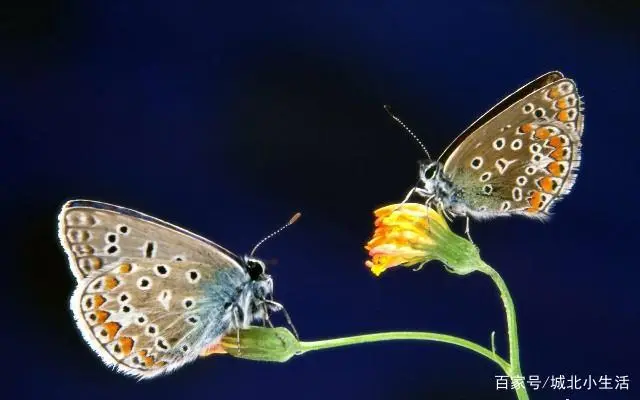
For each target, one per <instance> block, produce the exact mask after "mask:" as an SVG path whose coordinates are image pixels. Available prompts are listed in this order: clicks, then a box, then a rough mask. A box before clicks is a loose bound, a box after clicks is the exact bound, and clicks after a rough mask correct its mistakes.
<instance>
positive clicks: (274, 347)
mask: <svg viewBox="0 0 640 400" xmlns="http://www.w3.org/2000/svg"><path fill="white" fill-rule="evenodd" d="M375 215H376V221H375V226H376V229H375V232H374V235H373V238H372V239H371V240H370V241H369V243H367V246H366V249H367V250H369V255H370V256H371V260H369V261H367V262H366V266H367V267H368V268H370V270H371V272H372V273H373V274H374V275H376V276H379V275H380V274H382V273H383V272H384V271H386V270H387V269H389V268H394V267H398V266H403V267H413V266H416V265H418V269H420V268H421V267H422V266H424V264H426V263H427V262H429V261H432V260H438V261H441V262H442V263H444V264H445V267H446V268H447V270H448V271H449V272H451V273H454V274H458V275H467V274H469V273H471V272H474V271H479V272H481V273H483V274H485V275H487V276H489V277H490V278H491V280H492V281H493V282H494V284H495V285H496V287H497V288H498V291H499V292H500V298H501V300H502V302H503V305H504V308H505V313H506V322H507V338H508V342H509V356H508V360H505V359H504V358H502V357H500V356H499V355H498V354H497V352H496V348H495V342H494V333H495V332H494V333H492V335H491V348H486V347H484V346H481V345H479V344H477V343H474V342H472V341H470V340H467V339H463V338H460V337H456V336H452V335H445V334H441V333H433V332H404V331H403V332H381V333H371V334H364V335H357V336H348V337H342V338H336V339H327V340H318V341H310V342H304V341H299V340H298V339H297V338H296V337H295V336H294V335H293V334H292V333H291V332H290V331H289V330H287V329H285V328H266V327H251V328H250V329H245V330H241V331H240V332H238V334H239V338H238V336H237V335H236V334H230V335H228V336H225V337H224V338H223V339H222V341H221V342H219V343H216V344H214V345H212V346H211V347H210V348H209V349H207V350H206V351H205V352H203V355H208V354H213V353H221V352H226V353H228V354H230V355H232V356H235V357H240V358H245V359H250V360H256V361H268V362H286V361H288V360H290V359H291V358H292V357H293V356H296V355H302V354H305V353H308V352H311V351H317V350H325V349H332V348H337V347H345V346H352V345H358V344H365V343H375V342H383V341H392V340H416V341H430V342H440V343H448V344H451V345H454V346H458V347H462V348H465V349H467V350H470V351H472V352H475V353H477V354H480V355H481V356H483V357H485V358H487V359H489V360H491V361H493V362H494V363H495V364H496V365H498V367H500V369H501V370H502V371H503V372H504V373H505V374H506V375H508V376H509V377H510V378H511V379H512V381H513V380H514V378H516V377H521V376H522V371H521V367H520V355H519V354H520V349H519V344H518V328H517V323H516V314H515V306H514V304H513V299H512V298H511V294H510V293H509V290H508V289H507V285H506V284H505V282H504V280H503V279H502V277H500V275H499V274H498V272H497V271H496V270H494V269H493V268H492V267H491V266H489V265H488V264H487V263H485V262H484V261H483V260H482V259H481V258H480V253H479V251H478V248H477V247H476V246H475V245H473V243H471V242H470V241H468V240H466V239H465V238H463V237H461V236H458V235H456V234H455V233H453V232H452V231H451V230H450V229H449V226H448V225H447V223H446V221H445V220H444V218H443V217H442V216H441V215H440V214H438V213H437V212H435V211H434V210H433V209H430V208H427V207H425V206H424V205H421V204H403V205H391V206H386V207H382V208H380V209H378V210H376V211H375ZM515 394H516V396H517V398H518V399H519V400H528V399H529V395H528V393H527V390H526V387H525V386H524V385H517V386H516V388H515Z"/></svg>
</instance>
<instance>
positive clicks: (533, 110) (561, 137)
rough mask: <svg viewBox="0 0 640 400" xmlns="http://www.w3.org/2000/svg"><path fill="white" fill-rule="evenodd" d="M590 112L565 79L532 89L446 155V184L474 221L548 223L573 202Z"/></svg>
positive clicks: (499, 108)
mask: <svg viewBox="0 0 640 400" xmlns="http://www.w3.org/2000/svg"><path fill="white" fill-rule="evenodd" d="M582 108H583V105H582V103H581V99H580V96H579V94H578V91H577V88H576V85H575V83H574V82H573V81H572V80H571V79H567V78H564V77H563V76H562V74H561V73H559V72H550V73H548V74H545V75H543V76H541V77H540V78H538V79H536V80H534V81H532V82H530V83H529V84H527V85H526V86H524V87H523V88H521V89H519V90H518V91H516V92H515V93H514V94H512V95H511V96H509V97H507V98H506V99H505V100H503V101H502V102H500V103H498V105H496V106H495V107H494V108H493V109H491V110H490V111H489V112H487V113H486V114H485V115H483V116H482V117H481V118H480V119H478V120H477V121H476V122H474V123H473V124H472V125H471V126H470V127H469V128H467V129H466V130H465V131H464V132H463V133H462V134H461V135H460V136H459V137H458V138H457V139H456V140H455V141H454V143H455V144H457V146H456V145H453V146H450V147H449V148H448V149H447V150H446V151H445V153H444V154H448V157H447V159H446V162H445V164H444V167H443V175H444V177H445V179H447V180H449V181H450V182H451V183H453V186H454V187H455V188H456V189H457V191H458V194H457V196H456V200H454V202H457V204H453V206H454V207H455V206H458V207H461V208H462V209H463V210H464V211H466V212H468V213H469V214H471V215H472V216H474V217H477V218H482V217H492V216H498V215H510V214H522V215H526V216H529V217H534V218H540V219H544V218H546V217H547V216H548V215H549V211H550V208H551V206H552V205H553V203H555V202H556V201H557V200H559V199H561V198H562V197H563V196H565V195H567V194H568V193H569V192H570V190H571V188H572V186H573V183H574V181H575V178H576V174H577V170H578V167H579V165H580V147H581V136H582V132H583V129H584V115H583V114H582Z"/></svg>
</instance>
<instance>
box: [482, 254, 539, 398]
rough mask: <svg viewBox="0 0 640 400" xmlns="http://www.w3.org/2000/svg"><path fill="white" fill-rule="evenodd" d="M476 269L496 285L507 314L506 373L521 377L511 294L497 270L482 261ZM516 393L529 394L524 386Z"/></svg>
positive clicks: (523, 395)
mask: <svg viewBox="0 0 640 400" xmlns="http://www.w3.org/2000/svg"><path fill="white" fill-rule="evenodd" d="M478 270H479V271H480V272H482V273H484V274H486V275H488V276H489V277H490V278H491V280H493V283H495V284H496V286H497V287H498V291H499V292H500V298H501V299H502V303H503V304H504V308H505V311H506V316H507V337H508V340H509V365H510V369H509V370H508V371H505V372H507V374H508V375H509V376H510V377H511V378H512V379H513V377H521V376H522V371H521V369H520V344H519V342H518V324H517V322H516V308H515V306H514V304H513V299H512V298H511V294H510V293H509V289H507V285H506V283H505V282H504V280H503V279H502V277H501V276H500V274H498V272H497V271H496V270H495V269H493V268H491V266H489V265H488V264H486V263H485V262H484V261H481V262H480V267H479V268H478ZM516 395H517V396H518V399H520V400H523V399H529V395H528V394H527V389H526V388H525V387H519V388H518V389H516Z"/></svg>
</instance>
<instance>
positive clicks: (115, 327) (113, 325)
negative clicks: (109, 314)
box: [102, 322, 122, 340]
mask: <svg viewBox="0 0 640 400" xmlns="http://www.w3.org/2000/svg"><path fill="white" fill-rule="evenodd" d="M120 328H122V325H120V324H119V323H117V322H107V323H106V324H102V329H104V330H105V331H107V337H108V338H109V340H113V338H115V337H116V334H117V333H118V331H119V330H120Z"/></svg>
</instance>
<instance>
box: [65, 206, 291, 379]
mask: <svg viewBox="0 0 640 400" xmlns="http://www.w3.org/2000/svg"><path fill="white" fill-rule="evenodd" d="M59 238H60V242H61V243H62V246H63V248H64V250H65V253H66V254H67V256H68V258H69V264H70V267H71V270H72V271H73V273H74V275H75V276H76V278H77V280H78V286H77V288H76V289H75V291H74V293H73V295H72V297H71V301H70V307H71V310H72V312H73V315H74V318H75V320H76V324H77V326H78V329H79V330H80V332H81V333H82V336H83V338H84V339H85V340H86V341H87V343H88V344H89V345H90V346H91V348H92V349H93V350H94V351H95V352H96V353H97V354H98V355H99V356H100V358H101V359H102V360H103V362H104V363H105V364H107V365H109V366H112V367H115V368H116V369H117V370H118V371H119V372H122V373H125V374H129V375H134V376H137V377H140V378H151V377H154V376H157V375H159V374H162V373H166V372H170V371H172V370H175V369H177V368H179V367H180V366H182V365H184V364H186V363H188V362H190V361H193V360H194V359H195V358H197V357H198V356H199V355H202V354H203V353H204V352H205V351H206V348H207V347H208V346H211V345H212V344H215V343H217V342H218V341H219V340H220V338H221V337H222V336H223V335H225V334H228V333H231V332H234V331H236V330H237V329H241V328H247V327H248V326H249V325H250V324H251V322H252V321H255V320H260V319H264V318H268V312H270V311H277V310H279V309H280V308H281V306H280V305H279V304H278V303H276V302H274V301H272V300H271V296H272V293H273V280H272V278H271V277H270V276H269V275H267V274H266V273H265V266H264V263H263V262H262V261H260V260H258V259H255V258H252V257H249V256H244V257H238V256H236V255H234V254H233V253H231V252H229V251H228V250H226V249H224V248H222V247H220V246H219V245H217V244H215V243H213V242H210V241H208V240H206V239H204V238H202V237H200V236H197V235H195V234H193V233H191V232H188V231H186V230H183V229H181V228H178V227H176V226H173V225H171V224H168V223H166V222H164V221H161V220H158V219H155V218H153V217H150V216H147V215H145V214H142V213H139V212H136V211H133V210H129V209H125V208H122V207H118V206H113V205H109V204H106V203H99V202H94V201H86V200H76V201H70V202H68V203H67V204H65V205H64V207H63V208H62V211H61V213H60V216H59Z"/></svg>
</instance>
